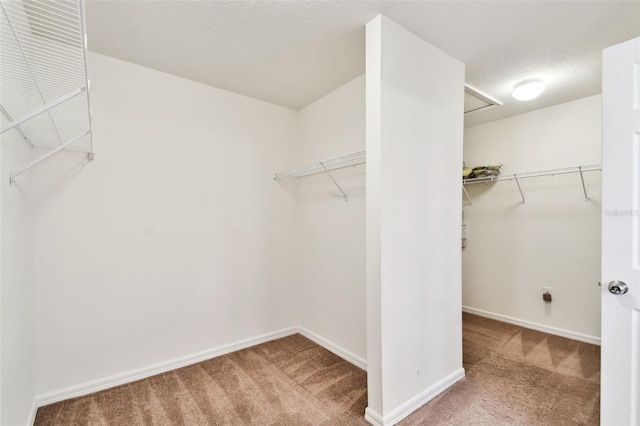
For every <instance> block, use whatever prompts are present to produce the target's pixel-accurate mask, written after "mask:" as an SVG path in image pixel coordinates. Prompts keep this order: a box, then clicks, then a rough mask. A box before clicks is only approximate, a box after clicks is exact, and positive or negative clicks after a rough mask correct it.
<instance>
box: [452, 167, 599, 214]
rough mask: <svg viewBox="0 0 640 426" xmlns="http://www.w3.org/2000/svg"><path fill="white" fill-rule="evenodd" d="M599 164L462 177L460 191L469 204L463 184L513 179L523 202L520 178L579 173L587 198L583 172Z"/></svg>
mask: <svg viewBox="0 0 640 426" xmlns="http://www.w3.org/2000/svg"><path fill="white" fill-rule="evenodd" d="M601 170H602V165H601V164H591V165H586V166H575V167H565V168H560V169H549V170H540V171H534V172H524V173H511V174H505V175H499V176H491V177H480V178H471V179H463V180H462V191H463V192H464V195H465V196H466V197H467V200H469V205H471V206H472V205H473V203H472V202H471V197H470V196H469V193H468V192H467V189H466V188H465V185H472V184H477V183H490V182H499V181H505V180H510V181H515V183H516V186H517V188H518V191H519V192H520V197H521V198H522V204H525V201H526V200H525V197H524V193H523V192H522V187H521V186H520V180H521V179H528V178H535V177H543V176H557V175H566V174H580V183H581V184H582V192H583V194H584V199H585V201H586V200H589V195H588V194H587V187H586V186H585V183H584V173H586V172H596V171H601Z"/></svg>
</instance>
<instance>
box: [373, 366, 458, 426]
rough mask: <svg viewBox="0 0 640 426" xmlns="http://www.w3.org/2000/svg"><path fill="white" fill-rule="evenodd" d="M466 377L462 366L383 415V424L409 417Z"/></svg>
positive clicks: (385, 425)
mask: <svg viewBox="0 0 640 426" xmlns="http://www.w3.org/2000/svg"><path fill="white" fill-rule="evenodd" d="M462 379H464V368H460V369H458V370H456V371H454V372H453V373H451V374H449V375H448V376H447V377H445V378H444V379H442V380H440V381H439V382H437V383H436V384H434V385H433V386H431V387H429V388H427V389H425V390H424V391H422V392H420V393H419V394H418V395H416V396H414V397H413V398H411V399H410V400H409V401H407V402H405V403H404V404H402V405H401V406H399V407H398V408H396V409H395V410H393V411H392V412H390V413H389V414H387V415H386V416H384V417H383V425H384V426H391V425H395V424H396V423H398V422H399V421H400V420H402V419H404V418H405V417H407V416H408V415H409V414H411V413H413V412H414V411H416V410H417V409H418V408H420V407H422V406H423V405H424V404H426V403H427V402H429V401H431V400H432V399H433V398H435V397H436V396H438V395H440V394H441V393H442V392H444V391H445V390H447V389H448V388H449V387H450V386H451V385H453V384H455V383H456V382H458V381H460V380H462Z"/></svg>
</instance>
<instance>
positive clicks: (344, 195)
mask: <svg viewBox="0 0 640 426" xmlns="http://www.w3.org/2000/svg"><path fill="white" fill-rule="evenodd" d="M318 164H320V165H321V166H322V168H323V169H324V172H325V173H326V174H327V176H329V179H331V181H332V182H333V184H334V185H335V186H337V187H338V189H339V190H340V192H341V193H342V196H343V197H344V200H345V201H349V198H348V197H347V194H345V192H344V191H343V190H342V188H341V187H340V185H338V182H336V180H335V179H334V178H333V176H331V173H329V170H328V169H327V167H326V166H325V165H324V163H323V162H322V161H321V162H320V163H318Z"/></svg>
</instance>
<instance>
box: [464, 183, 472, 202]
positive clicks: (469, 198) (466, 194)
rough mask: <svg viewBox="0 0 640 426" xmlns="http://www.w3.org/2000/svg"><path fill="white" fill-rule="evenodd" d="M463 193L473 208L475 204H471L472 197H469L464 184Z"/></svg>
mask: <svg viewBox="0 0 640 426" xmlns="http://www.w3.org/2000/svg"><path fill="white" fill-rule="evenodd" d="M462 191H463V192H464V195H465V196H466V197H467V200H469V205H470V206H473V203H472V202H471V197H469V193H468V192H467V188H465V187H464V183H463V184H462Z"/></svg>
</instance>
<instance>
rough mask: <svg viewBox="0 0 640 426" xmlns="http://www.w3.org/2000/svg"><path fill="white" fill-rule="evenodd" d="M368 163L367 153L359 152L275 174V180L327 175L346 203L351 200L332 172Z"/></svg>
mask: <svg viewBox="0 0 640 426" xmlns="http://www.w3.org/2000/svg"><path fill="white" fill-rule="evenodd" d="M366 162H367V152H366V151H364V150H363V151H357V152H354V153H351V154H346V155H341V156H339V157H333V158H329V159H327V160H323V161H318V162H317V163H313V164H307V165H306V166H300V167H296V168H295V169H291V170H286V171H283V172H278V173H274V175H273V179H274V180H276V181H278V180H281V179H282V178H304V177H308V176H312V175H316V174H319V173H326V174H327V176H329V178H330V179H331V181H332V182H333V183H334V185H335V186H336V187H337V188H338V190H339V191H340V193H341V194H342V197H344V199H345V201H348V200H349V198H348V196H347V194H346V193H345V192H344V191H343V189H342V187H341V186H340V184H339V183H338V182H337V181H336V180H335V178H334V177H333V175H332V174H331V172H333V171H335V170H340V169H345V168H347V167H355V166H359V165H361V164H365V163H366Z"/></svg>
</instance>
